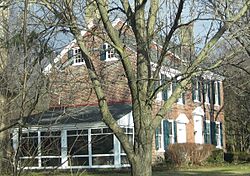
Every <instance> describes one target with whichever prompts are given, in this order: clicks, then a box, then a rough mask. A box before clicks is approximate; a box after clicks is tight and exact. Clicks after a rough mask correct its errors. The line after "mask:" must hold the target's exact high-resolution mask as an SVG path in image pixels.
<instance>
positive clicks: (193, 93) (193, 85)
mask: <svg viewBox="0 0 250 176" xmlns="http://www.w3.org/2000/svg"><path fill="white" fill-rule="evenodd" d="M195 83H196V80H195V79H192V100H193V101H194V100H195V88H196V87H195Z"/></svg>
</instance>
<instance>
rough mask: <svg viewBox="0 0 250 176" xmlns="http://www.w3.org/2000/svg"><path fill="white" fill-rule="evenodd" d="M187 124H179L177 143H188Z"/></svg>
mask: <svg viewBox="0 0 250 176" xmlns="http://www.w3.org/2000/svg"><path fill="white" fill-rule="evenodd" d="M186 142H187V136H186V124H185V123H177V143H186Z"/></svg>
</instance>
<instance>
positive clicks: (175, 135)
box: [174, 121, 177, 143]
mask: <svg viewBox="0 0 250 176" xmlns="http://www.w3.org/2000/svg"><path fill="white" fill-rule="evenodd" d="M174 143H177V123H176V121H174Z"/></svg>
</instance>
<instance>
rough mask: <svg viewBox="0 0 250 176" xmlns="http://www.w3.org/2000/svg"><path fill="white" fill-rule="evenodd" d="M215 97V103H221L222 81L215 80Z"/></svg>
mask: <svg viewBox="0 0 250 176" xmlns="http://www.w3.org/2000/svg"><path fill="white" fill-rule="evenodd" d="M214 97H215V98H214V99H215V102H214V104H215V105H220V104H221V99H220V81H215V82H214Z"/></svg>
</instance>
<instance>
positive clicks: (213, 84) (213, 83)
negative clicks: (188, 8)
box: [210, 81, 215, 104]
mask: <svg viewBox="0 0 250 176" xmlns="http://www.w3.org/2000/svg"><path fill="white" fill-rule="evenodd" d="M211 84H212V85H211V95H212V98H211V100H212V102H210V103H211V104H215V81H212V82H211Z"/></svg>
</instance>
